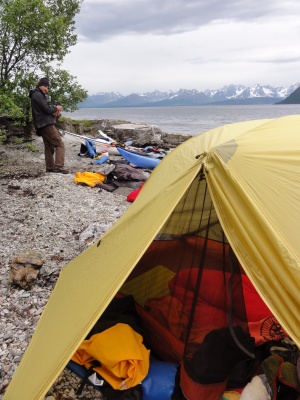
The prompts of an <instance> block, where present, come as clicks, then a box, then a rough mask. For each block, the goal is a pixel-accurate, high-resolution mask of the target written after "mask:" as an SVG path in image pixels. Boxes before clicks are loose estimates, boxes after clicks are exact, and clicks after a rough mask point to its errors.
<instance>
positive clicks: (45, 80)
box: [37, 78, 50, 87]
mask: <svg viewBox="0 0 300 400" xmlns="http://www.w3.org/2000/svg"><path fill="white" fill-rule="evenodd" d="M40 86H47V87H49V86H50V82H49V79H48V78H41V79H40V80H39V83H38V84H37V87H40Z"/></svg>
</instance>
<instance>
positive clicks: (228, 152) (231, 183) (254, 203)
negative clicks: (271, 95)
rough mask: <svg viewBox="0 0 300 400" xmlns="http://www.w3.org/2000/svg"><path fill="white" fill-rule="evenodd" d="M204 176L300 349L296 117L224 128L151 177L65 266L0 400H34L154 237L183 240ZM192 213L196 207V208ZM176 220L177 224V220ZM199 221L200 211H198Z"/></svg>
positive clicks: (232, 237)
mask: <svg viewBox="0 0 300 400" xmlns="http://www.w3.org/2000/svg"><path fill="white" fill-rule="evenodd" d="M200 170H201V171H202V173H203V174H204V175H205V178H206V181H207V183H208V188H209V191H210V195H211V197H212V200H213V203H214V208H215V214H214V213H212V216H211V218H212V219H214V218H215V219H216V218H218V219H219V221H220V223H221V226H222V228H223V230H224V232H225V235H226V237H227V240H228V242H229V243H230V245H231V247H232V248H233V250H234V252H235V254H236V256H237V258H238V260H239V262H240V263H241V265H242V267H243V268H244V270H245V271H246V273H247V274H248V276H249V278H250V279H251V281H252V283H253V284H254V286H255V287H256V289H257V291H258V292H259V294H260V295H261V297H262V299H263V300H264V301H265V303H266V304H267V305H268V307H269V308H270V310H271V311H272V312H273V313H274V315H275V316H276V318H277V320H278V321H279V322H280V324H281V325H282V327H283V328H284V330H285V331H286V332H288V334H289V335H290V337H291V338H292V339H293V340H294V342H295V343H296V344H297V345H298V346H300V318H299V310H300V258H299V252H300V236H299V233H298V227H299V226H300V205H299V204H300V203H299V196H300V116H298V115H295V116H287V117H283V118H278V119H272V120H256V121H247V122H242V123H236V124H232V125H225V126H223V127H220V128H217V129H213V130H211V131H208V132H206V133H205V134H202V135H199V136H196V137H193V138H191V139H189V140H188V141H186V142H184V143H183V144H182V145H180V146H179V147H177V148H176V149H175V150H173V151H172V152H171V153H170V154H169V155H168V156H166V157H165V159H164V160H163V161H162V162H161V163H160V164H159V165H158V166H157V167H156V168H155V170H154V171H153V173H152V175H151V177H150V179H148V181H147V182H146V184H145V185H144V187H143V189H142V191H141V192H140V194H139V196H138V198H137V200H136V201H135V202H134V203H133V204H132V205H131V206H130V208H129V209H128V210H127V211H126V212H125V214H124V215H123V216H122V217H121V218H120V219H119V220H118V222H117V223H116V224H115V225H114V226H113V227H112V228H111V229H110V230H109V231H108V232H107V233H106V234H105V235H104V236H103V237H102V238H101V239H100V240H99V242H98V243H95V244H94V245H93V246H91V247H90V248H89V249H87V250H86V251H84V252H83V253H82V254H81V255H79V256H78V257H77V258H75V259H74V260H72V261H71V262H70V263H69V264H68V265H66V266H65V267H64V268H63V270H62V272H61V275H60V277H59V279H58V282H57V284H56V286H55V288H54V290H53V293H52V294H51V296H50V299H49V302H48V304H47V306H46V307H45V310H44V312H43V314H42V316H41V318H40V321H39V323H38V325H37V327H36V330H35V332H34V335H33V337H32V340H31V342H30V344H29V346H28V348H27V350H26V352H25V354H24V356H23V358H22V360H21V362H20V365H19V366H18V368H17V370H16V372H15V374H14V376H13V379H12V381H11V383H10V385H9V386H8V389H7V391H6V393H5V395H4V397H3V399H4V400H19V399H20V400H21V399H22V400H38V399H42V398H43V396H44V395H45V393H46V392H47V390H48V389H49V388H50V387H51V385H52V384H53V382H54V381H55V380H56V378H57V377H58V375H59V374H60V372H61V371H62V370H63V369H64V367H65V366H66V364H67V363H68V361H69V360H70V358H71V356H72V355H73V354H74V352H75V351H76V349H77V348H78V347H79V345H80V344H81V342H82V341H83V340H84V338H85V337H86V335H87V333H88V332H89V331H90V329H91V328H92V327H93V325H94V324H95V322H96V321H97V320H98V318H99V316H100V315H101V314H102V313H103V311H104V310H105V309H106V307H107V306H108V304H109V303H110V302H111V300H112V299H113V297H114V296H115V294H116V293H117V292H118V290H119V289H120V287H121V286H122V285H123V283H124V282H125V281H126V279H127V277H128V276H129V274H130V273H131V271H133V270H134V268H135V266H136V264H137V263H138V262H139V260H140V259H141V257H142V256H143V254H144V253H145V252H146V250H147V248H148V247H149V246H150V244H151V243H152V241H153V240H154V238H155V237H156V235H157V234H158V233H159V232H160V233H165V234H168V233H169V232H172V231H174V230H176V229H180V232H181V233H184V231H185V229H187V223H186V222H185V221H188V226H189V229H191V226H192V224H193V223H195V224H196V223H197V222H196V219H197V218H199V212H197V210H196V211H194V212H193V213H191V212H189V210H190V209H191V208H190V207H189V205H190V204H191V203H193V202H195V199H194V197H195V191H194V190H193V187H194V186H193V183H194V182H195V181H196V180H197V179H198V176H199V172H200ZM199 204H201V202H199ZM179 210H181V211H182V210H184V211H185V214H184V215H185V218H186V219H185V220H184V219H183V218H182V217H181V218H179V217H178V213H176V211H179ZM198 211H199V210H198Z"/></svg>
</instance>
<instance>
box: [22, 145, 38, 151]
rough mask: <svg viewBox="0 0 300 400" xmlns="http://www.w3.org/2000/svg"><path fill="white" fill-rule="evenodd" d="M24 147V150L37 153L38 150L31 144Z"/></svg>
mask: <svg viewBox="0 0 300 400" xmlns="http://www.w3.org/2000/svg"><path fill="white" fill-rule="evenodd" d="M24 147H26V149H28V150H30V151H33V152H34V153H37V152H38V151H39V149H38V148H37V147H36V145H34V144H33V143H26V144H25V145H24Z"/></svg>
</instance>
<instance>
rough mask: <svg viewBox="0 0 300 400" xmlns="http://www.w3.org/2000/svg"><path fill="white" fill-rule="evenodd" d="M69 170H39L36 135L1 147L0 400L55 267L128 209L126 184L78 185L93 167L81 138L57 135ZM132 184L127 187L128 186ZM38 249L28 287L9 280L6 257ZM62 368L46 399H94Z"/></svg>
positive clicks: (50, 286)
mask: <svg viewBox="0 0 300 400" xmlns="http://www.w3.org/2000/svg"><path fill="white" fill-rule="evenodd" d="M64 140H65V144H66V166H65V167H66V168H67V169H69V170H70V171H71V173H70V174H68V175H62V174H53V173H52V174H51V173H45V172H44V171H45V165H44V154H43V144H42V140H41V139H40V138H39V137H35V139H34V141H33V144H34V145H35V146H36V147H37V148H38V149H39V151H37V152H33V151H31V150H30V149H28V148H27V147H26V144H18V145H17V144H14V145H2V146H0V207H1V214H0V229H1V240H0V243H1V246H0V305H1V308H0V360H1V361H0V362H1V372H0V398H2V396H3V393H4V392H5V389H6V387H7V385H8V384H9V382H10V380H11V377H12V375H13V373H14V371H15V369H16V368H17V366H18V364H19V361H20V359H21V357H22V355H23V353H24V351H25V349H26V347H27V345H28V343H29V341H30V338H31V336H32V334H33V331H34V329H35V326H36V324H37V321H38V320H39V317H40V315H41V313H42V311H43V309H44V307H45V305H46V303H47V300H48V298H49V296H50V294H51V291H52V289H53V287H54V285H55V283H56V281H57V278H58V276H59V273H60V271H61V269H62V268H63V267H64V265H65V264H66V263H68V262H69V261H70V260H71V259H73V258H75V257H76V256H77V255H78V254H80V253H81V252H82V251H83V250H84V249H85V248H86V247H87V246H89V245H90V244H91V243H93V242H94V241H96V240H97V238H99V237H100V236H101V235H102V234H103V233H104V232H105V231H106V230H107V229H108V228H109V227H110V226H111V225H112V224H113V223H114V222H115V221H116V220H117V219H118V218H119V217H120V216H121V215H122V214H123V213H124V211H125V210H126V209H127V208H128V207H129V205H130V203H128V202H127V200H126V195H127V194H128V193H129V192H130V191H132V190H133V189H132V188H128V187H121V188H118V189H117V191H114V192H112V193H110V192H107V191H104V190H99V189H98V188H90V187H87V186H78V185H76V184H75V183H74V175H75V172H76V171H95V172H97V167H99V166H95V165H92V163H91V159H89V158H84V157H80V156H78V153H79V150H80V144H79V143H77V142H73V141H72V140H70V139H64ZM133 187H134V186H133ZM25 249H30V250H34V251H37V252H38V253H40V254H41V255H42V258H43V260H44V264H43V266H42V268H41V271H40V275H39V277H38V279H37V281H36V282H35V284H34V286H33V287H32V288H31V289H30V290H29V291H26V290H23V289H22V288H20V287H17V286H13V285H11V284H10V283H9V280H8V271H9V263H10V262H11V261H12V260H13V259H14V258H15V257H16V256H17V255H18V253H20V252H21V251H22V250H25ZM78 384H79V379H78V378H77V376H76V375H74V374H73V373H72V372H70V371H68V370H64V371H63V372H62V374H61V375H60V377H59V378H58V380H57V381H56V383H55V384H54V386H53V387H52V388H51V390H50V391H49V393H48V394H47V395H46V397H45V399H47V400H54V399H61V400H62V399H68V400H71V399H76V398H80V399H101V398H102V397H101V395H100V393H99V392H96V391H95V390H94V389H93V388H88V387H86V388H85V389H84V391H83V393H82V395H81V396H80V397H76V395H75V391H76V389H77V387H78Z"/></svg>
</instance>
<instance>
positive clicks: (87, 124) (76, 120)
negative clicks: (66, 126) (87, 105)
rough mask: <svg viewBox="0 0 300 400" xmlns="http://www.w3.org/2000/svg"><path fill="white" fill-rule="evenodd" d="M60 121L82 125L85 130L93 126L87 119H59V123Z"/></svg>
mask: <svg viewBox="0 0 300 400" xmlns="http://www.w3.org/2000/svg"><path fill="white" fill-rule="evenodd" d="M61 121H67V122H69V123H70V124H72V125H76V124H83V126H84V127H85V128H90V127H91V126H92V125H93V124H92V121H90V120H88V119H72V118H67V117H61V118H60V122H61Z"/></svg>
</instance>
